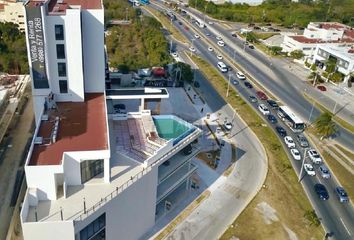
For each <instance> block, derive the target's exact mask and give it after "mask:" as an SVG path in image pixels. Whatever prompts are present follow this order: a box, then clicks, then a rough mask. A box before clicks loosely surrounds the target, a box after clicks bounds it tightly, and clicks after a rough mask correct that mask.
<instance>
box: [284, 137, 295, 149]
mask: <svg viewBox="0 0 354 240" xmlns="http://www.w3.org/2000/svg"><path fill="white" fill-rule="evenodd" d="M284 142H285V144H286V146H287V147H288V148H295V147H296V145H295V142H294V140H293V138H292V137H290V136H285V137H284Z"/></svg>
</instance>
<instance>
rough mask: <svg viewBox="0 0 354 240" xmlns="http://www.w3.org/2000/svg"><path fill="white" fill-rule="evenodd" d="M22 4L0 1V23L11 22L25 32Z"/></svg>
mask: <svg viewBox="0 0 354 240" xmlns="http://www.w3.org/2000/svg"><path fill="white" fill-rule="evenodd" d="M22 5H23V2H16V1H4V0H0V22H12V23H15V24H18V25H19V29H20V30H21V31H24V30H25V18H24V8H23V6H22Z"/></svg>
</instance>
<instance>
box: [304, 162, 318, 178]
mask: <svg viewBox="0 0 354 240" xmlns="http://www.w3.org/2000/svg"><path fill="white" fill-rule="evenodd" d="M304 169H305V171H306V173H307V174H308V175H309V176H315V175H316V172H315V169H314V168H313V167H312V165H311V164H310V163H305V164H304Z"/></svg>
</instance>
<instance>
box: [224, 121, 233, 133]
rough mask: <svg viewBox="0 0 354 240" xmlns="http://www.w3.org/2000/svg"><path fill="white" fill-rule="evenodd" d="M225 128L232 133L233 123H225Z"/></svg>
mask: <svg viewBox="0 0 354 240" xmlns="http://www.w3.org/2000/svg"><path fill="white" fill-rule="evenodd" d="M223 127H224V129H225V130H227V131H230V130H231V129H232V123H230V122H225V123H224V125H223Z"/></svg>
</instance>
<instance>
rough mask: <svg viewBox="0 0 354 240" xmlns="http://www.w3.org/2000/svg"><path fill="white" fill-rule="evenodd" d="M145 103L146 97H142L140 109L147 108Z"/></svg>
mask: <svg viewBox="0 0 354 240" xmlns="http://www.w3.org/2000/svg"><path fill="white" fill-rule="evenodd" d="M144 104H145V101H144V98H141V103H140V111H142V110H144V109H145V105H144Z"/></svg>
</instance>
